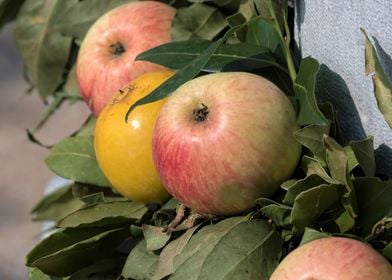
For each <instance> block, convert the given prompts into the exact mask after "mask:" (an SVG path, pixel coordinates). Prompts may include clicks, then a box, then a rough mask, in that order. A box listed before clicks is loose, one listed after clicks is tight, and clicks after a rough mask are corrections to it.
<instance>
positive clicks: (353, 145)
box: [345, 136, 376, 177]
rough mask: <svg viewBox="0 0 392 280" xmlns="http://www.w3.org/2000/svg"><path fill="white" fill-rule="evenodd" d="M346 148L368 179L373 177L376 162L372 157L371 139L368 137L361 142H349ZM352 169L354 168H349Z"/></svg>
mask: <svg viewBox="0 0 392 280" xmlns="http://www.w3.org/2000/svg"><path fill="white" fill-rule="evenodd" d="M347 147H349V148H347V149H349V153H351V152H352V154H353V155H354V157H355V160H356V161H355V162H356V164H357V165H358V166H360V167H361V169H362V170H363V172H364V173H365V175H366V176H369V177H371V176H374V174H375V172H376V161H375V157H374V146H373V137H371V136H370V137H368V138H366V139H363V140H355V141H354V140H353V141H350V142H349V143H348V146H347ZM345 148H346V147H345ZM349 157H350V156H349ZM349 162H350V160H349ZM353 168H355V166H351V167H350V170H352V169H353Z"/></svg>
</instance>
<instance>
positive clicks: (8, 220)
mask: <svg viewBox="0 0 392 280" xmlns="http://www.w3.org/2000/svg"><path fill="white" fill-rule="evenodd" d="M28 88H29V85H28V84H27V82H25V81H24V79H23V65H22V63H21V60H20V57H19V53H18V51H17V49H16V46H15V43H14V41H13V34H12V25H8V26H6V27H5V28H4V29H3V30H1V31H0V279H4V280H16V279H17V280H21V279H27V268H26V267H25V265H24V258H25V255H26V254H27V253H28V251H29V250H30V249H31V248H32V247H33V246H34V245H35V244H37V242H38V241H39V239H40V238H42V235H41V231H42V224H40V223H34V222H32V221H31V215H30V211H31V209H32V208H33V207H34V205H35V204H36V203H37V202H38V201H39V199H40V198H41V197H42V195H43V193H44V190H45V187H46V186H47V185H48V183H49V181H50V180H51V179H52V178H53V176H54V174H53V173H51V171H50V170H49V169H47V168H46V166H45V163H44V159H45V157H46V155H47V154H48V150H46V149H45V148H42V147H40V146H38V145H37V144H34V143H32V142H30V141H29V140H28V137H27V133H26V129H29V130H32V129H33V128H34V126H35V125H36V124H37V122H38V121H39V120H40V119H41V117H42V116H43V114H44V112H45V111H46V106H45V104H44V102H43V101H42V100H41V99H40V97H39V95H38V94H37V93H36V92H34V91H33V92H31V93H29V94H28V93H27V89H28ZM88 114H89V111H88V109H87V106H85V105H84V104H83V103H82V102H79V103H77V104H76V105H72V106H70V105H68V104H65V105H63V106H62V107H61V109H60V110H58V111H57V113H56V114H55V115H54V116H53V117H52V118H51V119H50V120H49V121H48V123H47V124H46V125H45V126H44V127H43V128H42V129H41V130H40V131H38V132H37V133H36V134H35V136H36V137H37V139H39V140H40V141H41V142H42V143H44V144H46V145H52V144H55V143H57V142H58V141H59V140H60V139H62V138H63V137H65V136H67V135H69V134H71V133H72V132H74V131H75V130H77V129H78V128H79V127H80V125H81V124H82V122H83V121H84V120H85V119H86V118H87V116H88Z"/></svg>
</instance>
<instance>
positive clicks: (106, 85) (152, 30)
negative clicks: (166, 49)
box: [77, 1, 175, 116]
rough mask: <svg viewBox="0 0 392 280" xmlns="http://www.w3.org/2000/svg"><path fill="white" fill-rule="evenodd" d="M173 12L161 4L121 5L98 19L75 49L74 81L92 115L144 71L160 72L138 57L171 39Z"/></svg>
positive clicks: (148, 2)
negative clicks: (75, 80) (75, 70)
mask: <svg viewBox="0 0 392 280" xmlns="http://www.w3.org/2000/svg"><path fill="white" fill-rule="evenodd" d="M174 14H175V9H174V8H172V7H170V6H169V5H166V4H163V3H161V2H154V1H142V2H131V3H127V4H124V5H121V6H119V7H117V8H114V9H113V10H111V11H109V12H107V13H106V14H104V15H103V16H102V17H100V18H99V19H98V20H97V21H96V22H95V23H94V24H93V25H92V26H91V28H90V29H89V31H88V32H87V34H86V37H85V38H84V40H83V42H82V45H81V47H80V50H79V54H78V59H77V79H78V83H79V88H80V90H81V94H82V96H83V98H84V100H85V101H86V103H87V104H88V105H89V107H90V109H91V110H92V112H93V113H94V115H95V116H98V114H99V113H100V112H101V110H102V109H103V108H104V107H105V105H106V104H107V103H108V102H109V100H110V99H111V98H112V96H113V95H114V94H115V93H116V92H117V91H118V90H119V89H120V88H121V87H123V86H124V85H125V84H127V83H129V82H131V81H132V80H134V79H135V78H136V77H138V76H140V75H141V74H143V73H146V72H152V71H157V70H162V69H164V68H163V67H162V66H160V65H157V64H153V63H150V62H146V61H135V58H136V56H137V55H138V54H140V53H142V52H144V51H146V50H148V49H151V48H153V47H156V46H158V45H161V44H164V43H167V42H169V41H170V40H171V35H170V34H171V31H170V30H171V25H172V21H173V18H174Z"/></svg>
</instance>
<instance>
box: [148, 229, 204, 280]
mask: <svg viewBox="0 0 392 280" xmlns="http://www.w3.org/2000/svg"><path fill="white" fill-rule="evenodd" d="M200 225H201V224H199V225H197V226H194V227H192V228H190V229H188V230H187V231H186V232H185V233H183V234H182V235H181V236H180V237H178V238H177V239H175V240H173V241H171V242H170V243H169V244H167V245H166V246H165V247H164V248H163V250H162V252H161V254H160V255H159V260H158V263H157V266H156V268H155V269H154V271H153V273H152V275H151V280H159V279H163V278H165V277H166V276H169V275H170V274H172V273H173V272H174V266H173V259H174V258H175V257H176V256H178V255H179V254H181V252H182V250H183V249H184V247H185V245H186V244H187V243H188V242H189V240H190V239H191V237H192V235H193V234H194V233H195V231H196V230H197V229H198V228H199V227H200Z"/></svg>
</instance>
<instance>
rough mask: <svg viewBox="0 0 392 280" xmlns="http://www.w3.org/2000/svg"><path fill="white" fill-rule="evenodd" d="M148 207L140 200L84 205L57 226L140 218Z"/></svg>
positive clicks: (111, 222) (87, 225)
mask: <svg viewBox="0 0 392 280" xmlns="http://www.w3.org/2000/svg"><path fill="white" fill-rule="evenodd" d="M147 211H148V209H147V208H146V207H145V206H144V204H143V203H141V202H136V201H113V202H107V203H98V204H95V205H91V206H88V207H84V208H82V209H80V210H78V211H75V212H73V213H71V214H69V215H68V216H66V217H64V218H63V219H61V220H60V221H59V222H58V223H57V226H58V227H62V228H75V227H95V226H108V225H113V224H123V223H125V222H129V221H132V220H140V219H141V218H142V217H143V215H144V214H145V213H146V212H147Z"/></svg>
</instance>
